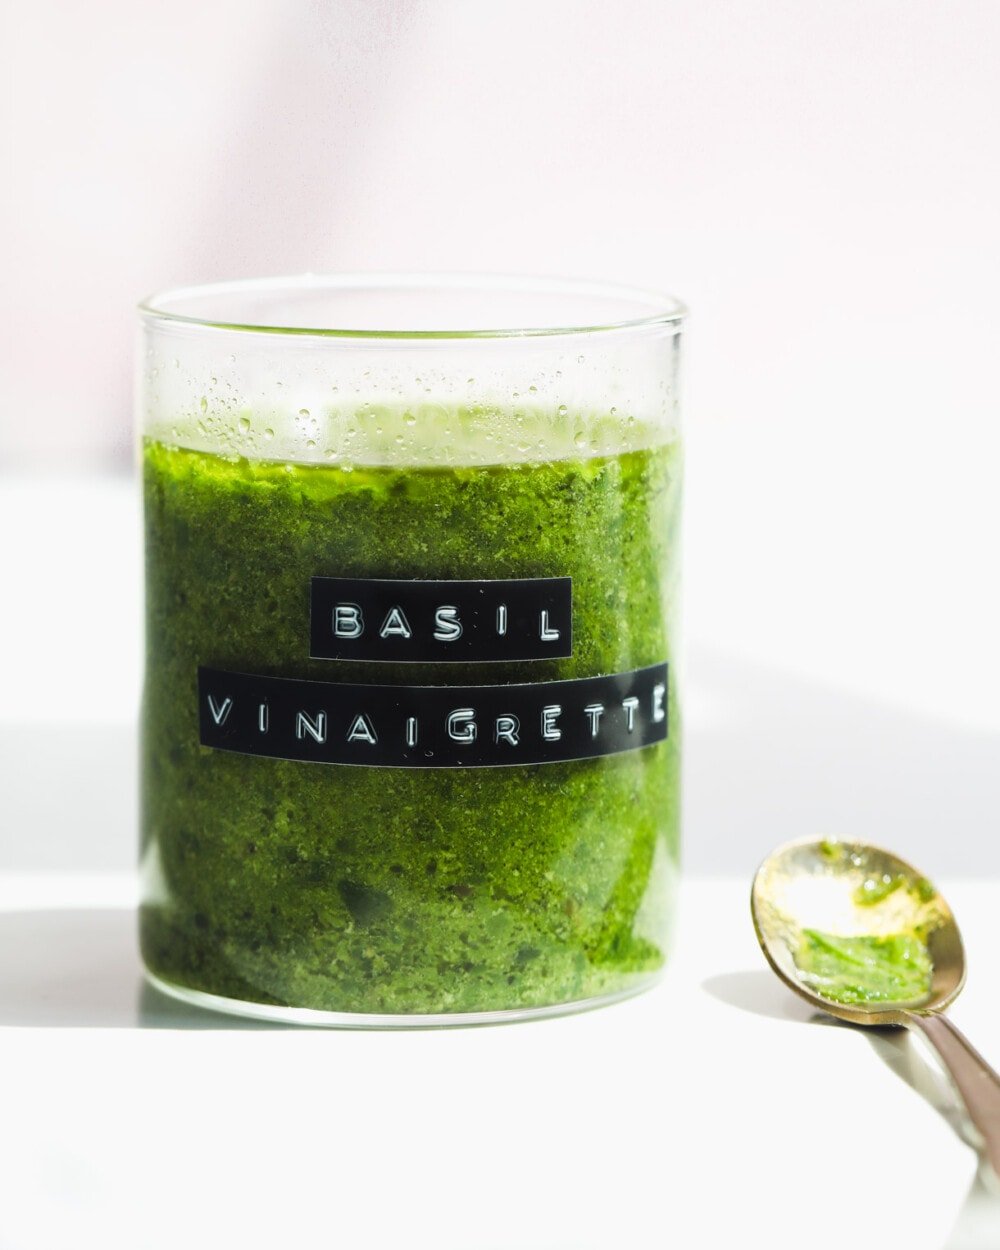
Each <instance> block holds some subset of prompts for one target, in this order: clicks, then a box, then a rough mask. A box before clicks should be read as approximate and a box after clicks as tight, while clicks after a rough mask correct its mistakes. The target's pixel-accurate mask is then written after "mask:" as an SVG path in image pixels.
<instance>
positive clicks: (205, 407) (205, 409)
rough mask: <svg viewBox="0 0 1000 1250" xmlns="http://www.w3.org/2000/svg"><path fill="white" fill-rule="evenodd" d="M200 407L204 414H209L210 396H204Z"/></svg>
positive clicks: (199, 404)
mask: <svg viewBox="0 0 1000 1250" xmlns="http://www.w3.org/2000/svg"><path fill="white" fill-rule="evenodd" d="M198 407H199V408H200V409H201V410H202V412H208V396H207V395H202V397H201V400H200V401H199V403H198Z"/></svg>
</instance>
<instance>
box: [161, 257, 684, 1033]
mask: <svg viewBox="0 0 1000 1250" xmlns="http://www.w3.org/2000/svg"><path fill="white" fill-rule="evenodd" d="M683 315H684V310H683V308H682V306H681V305H680V304H679V303H677V301H675V300H673V299H670V298H667V297H662V296H658V295H654V294H650V293H647V292H644V291H637V290H632V289H628V288H618V287H611V286H598V285H590V284H584V283H574V282H561V281H559V282H557V281H546V280H537V279H467V278H423V277H421V278H410V277H402V278H397V277H336V278H327V277H303V278H294V279H288V280H268V281H253V282H236V283H229V284H225V285H218V286H211V287H203V288H197V289H190V290H180V291H173V292H170V293H167V294H164V295H160V296H157V297H155V298H152V299H150V300H147V301H146V302H145V303H144V304H143V305H142V306H141V309H140V343H141V345H140V353H139V376H138V406H139V419H140V423H141V429H142V436H143V437H142V449H141V459H142V471H143V481H144V503H145V544H146V626H147V635H146V637H147V650H146V679H145V688H144V696H143V730H142V877H143V903H142V908H141V942H142V953H143V958H144V961H145V965H146V968H147V971H148V975H149V977H150V979H151V980H152V981H153V982H154V984H156V985H157V986H159V987H160V988H161V989H163V990H165V991H167V992H168V993H171V994H174V995H175V996H177V997H180V998H182V999H185V1000H187V1001H190V1002H196V1003H199V1004H202V1005H207V1006H213V1007H216V1008H221V1009H223V1010H230V1011H235V1012H239V1013H243V1014H252V1015H256V1016H267V1017H274V1018H278V1019H284V1020H297V1021H301V1022H303V1023H316V1024H343V1025H423V1024H428V1023H436V1024H451V1023H468V1022H474V1021H476V1022H478V1021H485V1020H490V1019H494V1018H497V1019H500V1018H510V1017H512V1016H534V1015H540V1014H547V1013H551V1012H559V1011H566V1010H570V1009H573V1008H577V1007H581V1006H585V1005H590V1004H593V1003H595V1002H598V1001H607V1000H611V999H615V998H619V997H622V996H624V995H627V994H631V993H633V992H635V991H637V990H639V989H641V988H643V987H645V986H647V985H649V984H650V983H651V982H652V981H653V980H654V979H655V978H656V976H657V974H658V973H659V971H660V969H661V967H662V966H663V963H664V959H665V957H666V953H667V950H668V946H669V941H670V931H671V919H672V915H673V907H674V902H673V900H674V889H675V883H676V876H677V859H678V838H679V823H680V791H679V784H680V771H679V763H680V757H679V714H678V708H679V704H678V689H677V679H676V672H675V668H674V657H675V648H676V638H677V606H678V602H677V601H678V531H679V517H680V482H681V446H680V439H679V425H678V401H677V367H678V353H679V344H680V332H681V323H682V319H683Z"/></svg>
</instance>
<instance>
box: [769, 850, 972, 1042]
mask: <svg viewBox="0 0 1000 1250" xmlns="http://www.w3.org/2000/svg"><path fill="white" fill-rule="evenodd" d="M750 911H751V914H752V916H753V923H754V928H755V929H756V931H757V940H758V941H759V942H760V945H761V948H762V950H763V952H764V954H765V956H766V957H767V961H768V963H769V964H770V965H771V967H772V968H773V969H774V971H775V972H776V973H777V974H778V976H779V977H781V979H782V981H784V982H785V984H786V985H787V986H788V987H789V989H792V990H794V991H795V993H796V994H799V995H801V997H803V998H804V999H806V1001H807V1002H809V1003H811V1004H812V1005H813V1006H814V1007H816V1008H818V1009H819V1010H821V1011H826V1012H829V1013H830V1014H831V1015H835V1016H838V1017H840V1018H841V1019H843V1020H849V1021H851V1023H852V1024H869V1025H898V1024H901V1023H903V1022H902V1021H901V1020H900V1019H899V1015H900V1008H902V1007H907V1008H919V1009H920V1010H922V1011H943V1010H944V1009H945V1008H946V1007H947V1006H948V1005H949V1004H950V1003H952V1002H953V1001H954V1000H955V998H956V997H957V996H958V994H959V992H960V990H961V989H962V986H963V985H964V984H965V951H964V948H963V946H962V937H961V934H960V933H959V930H958V924H957V923H956V921H955V917H954V915H953V914H952V911H951V908H950V907H949V906H948V904H947V903H946V902H945V900H944V899H943V898H942V896H941V895H940V894H939V893H938V892H937V891H936V890H935V889H934V887H933V886H932V885H931V883H930V882H929V881H928V880H927V878H926V877H925V876H923V874H922V873H920V872H918V871H917V869H916V868H914V867H913V865H912V864H908V863H907V862H906V861H905V860H903V859H900V858H899V856H898V855H893V854H891V853H890V852H889V851H884V850H882V849H881V848H879V847H874V846H867V845H865V844H864V843H860V842H840V841H834V840H832V839H829V838H823V839H818V838H816V839H803V840H801V841H797V842H789V843H786V844H785V845H784V846H780V847H778V849H777V850H775V851H773V852H772V853H771V854H770V855H769V856H768V857H767V859H766V860H764V862H763V864H761V866H760V868H759V869H758V870H757V875H756V876H755V877H754V883H753V889H752V891H751V895H750ZM816 931H822V932H831V931H832V932H834V933H836V934H837V935H838V936H844V937H874V938H878V937H885V938H889V937H891V936H893V935H894V934H900V933H913V934H920V935H921V937H922V940H924V941H925V942H926V944H927V948H928V953H929V955H930V963H931V969H930V977H929V984H928V985H927V989H926V992H925V993H924V994H921V995H918V996H916V997H915V998H912V999H907V998H901V999H894V1000H892V1001H889V1000H887V999H885V998H879V997H871V998H868V999H867V1000H865V999H861V1000H858V1001H854V1002H849V1003H848V1002H844V1001H842V1000H839V999H837V998H835V997H831V996H830V995H829V994H828V993H825V992H824V986H823V983H822V981H821V980H820V979H816V978H810V977H809V976H808V974H806V973H804V972H803V970H802V968H801V967H800V966H799V965H798V964H797V963H796V953H797V952H798V950H799V949H800V945H801V939H802V935H803V933H807V932H816Z"/></svg>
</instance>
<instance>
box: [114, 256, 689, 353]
mask: <svg viewBox="0 0 1000 1250" xmlns="http://www.w3.org/2000/svg"><path fill="white" fill-rule="evenodd" d="M394 290H395V291H405V292H408V293H414V292H419V291H421V290H426V291H428V292H430V291H437V292H442V291H444V292H458V293H463V292H464V293H466V294H476V293H480V294H483V295H486V296H488V295H490V294H495V295H524V296H528V297H530V296H532V295H557V296H558V295H561V296H566V297H578V298H581V299H591V300H593V301H594V302H595V303H596V302H598V301H600V300H605V301H609V302H610V301H612V300H617V301H632V302H633V303H635V304H636V305H637V306H639V307H646V308H648V310H649V311H648V312H646V313H645V314H643V315H640V316H636V317H624V318H623V317H618V318H610V319H607V320H600V319H596V320H595V319H590V318H587V319H584V320H582V321H579V322H571V323H570V324H559V325H555V324H553V325H545V324H541V325H531V324H530V323H529V324H524V325H519V326H498V327H496V328H475V329H469V328H465V329H449V328H447V327H441V328H436V329H372V328H347V327H336V326H298V325H273V324H268V323H265V321H263V320H260V321H252V320H241V319H240V318H238V317H236V318H228V317H226V318H220V317H200V316H196V315H193V314H192V313H191V312H177V311H174V310H172V309H171V308H170V307H169V304H170V303H180V302H183V301H197V300H198V299H199V298H206V299H210V298H216V299H218V298H224V297H226V296H232V297H233V298H234V299H238V297H240V296H246V295H268V294H275V295H277V294H286V295H288V296H295V295H315V294H317V293H322V292H323V291H329V292H331V293H338V292H339V293H347V292H351V291H356V292H359V293H366V294H377V293H378V292H379V291H384V292H389V291H394ZM137 311H138V313H139V317H140V321H141V322H143V323H162V324H165V325H168V326H169V325H176V326H177V327H178V328H182V327H186V328H190V329H201V330H209V331H226V332H230V333H240V334H261V335H277V336H285V335H295V336H298V337H304V338H318V339H333V340H358V339H361V340H388V341H393V342H399V341H418V342H435V341H438V342H440V341H447V342H454V341H461V340H484V339H485V340H489V339H522V338H558V337H560V336H562V337H566V336H583V335H592V334H607V333H614V332H620V331H629V330H642V329H669V328H677V327H679V326H680V324H681V322H682V321H683V320H684V319H685V317H686V316H687V314H688V309H687V307H686V305H685V304H683V303H682V302H681V301H680V300H679V299H677V298H676V297H674V296H672V295H667V294H664V293H662V292H659V291H655V290H651V289H648V288H645V287H639V286H632V285H628V284H622V283H614V282H597V281H588V280H586V279H581V278H556V277H540V276H530V275H520V274H476V273H471V274H457V273H363V272H358V273H332V274H316V273H304V274H299V275H293V276H288V277H272V278H238V279H233V280H229V281H224V282H212V283H203V284H196V285H193V286H182V287H172V288H169V289H167V290H163V291H158V292H156V293H154V294H152V295H149V296H147V297H146V298H145V299H143V300H141V301H140V302H139V304H138V306H137Z"/></svg>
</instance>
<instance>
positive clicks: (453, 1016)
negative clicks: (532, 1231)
mask: <svg viewBox="0 0 1000 1250" xmlns="http://www.w3.org/2000/svg"><path fill="white" fill-rule="evenodd" d="M144 972H145V976H146V980H147V981H148V982H149V983H150V985H152V986H153V987H154V989H157V990H159V991H160V992H161V993H162V994H167V995H169V997H170V998H176V999H178V1000H179V1001H180V1002H182V1003H187V1004H189V1005H190V1006H192V1007H202V1008H205V1009H206V1010H208V1011H220V1012H224V1013H225V1014H226V1015H230V1016H242V1017H243V1018H244V1019H247V1018H249V1019H252V1020H267V1021H270V1022H272V1023H273V1022H276V1023H279V1024H300V1025H306V1026H308V1027H311V1028H319V1029H457V1028H469V1027H472V1026H475V1025H484V1024H513V1023H515V1022H516V1021H519V1020H544V1019H546V1018H547V1017H549V1016H568V1015H574V1014H576V1013H577V1012H581V1011H591V1010H592V1009H593V1008H595V1007H606V1006H607V1005H608V1004H609V1003H618V1002H621V1001H622V1000H623V999H626V998H634V997H635V996H636V995H637V994H642V993H644V992H645V991H646V990H648V989H651V988H652V987H653V986H654V985H655V984H656V983H657V981H659V980H660V977H661V976H662V973H661V972H654V973H651V974H650V975H649V976H648V977H644V978H643V979H642V980H640V981H636V982H635V983H633V984H632V985H630V986H629V987H628V988H627V989H624V990H618V991H616V992H615V993H614V994H602V995H600V996H599V997H597V998H582V999H578V1000H576V1001H574V1002H569V1003H553V1004H551V1005H550V1006H545V1007H511V1008H507V1009H504V1010H500V1011H453V1012H438V1013H430V1014H426V1015H405V1016H396V1015H388V1014H386V1015H382V1014H378V1013H366V1012H360V1011H317V1010H314V1009H313V1008H311V1007H281V1006H275V1005H274V1004H273V1003H254V1002H247V1001H244V1000H243V999H240V998H225V997H223V996H222V995H221V994H206V993H205V992H204V991H203V990H192V989H189V988H188V987H187V986H185V985H173V984H172V983H171V982H169V981H161V980H160V978H159V977H158V976H156V974H155V973H153V972H150V970H149V969H148V968H146V969H144Z"/></svg>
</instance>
